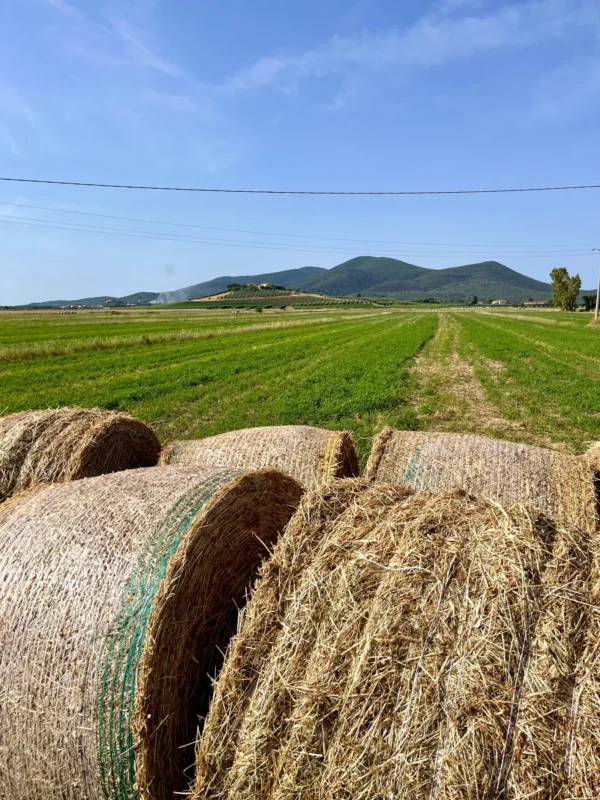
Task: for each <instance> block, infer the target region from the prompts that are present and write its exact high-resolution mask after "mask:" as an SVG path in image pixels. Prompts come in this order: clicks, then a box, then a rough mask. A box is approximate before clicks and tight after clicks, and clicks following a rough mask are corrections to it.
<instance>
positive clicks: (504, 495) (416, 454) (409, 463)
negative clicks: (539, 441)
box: [365, 428, 598, 530]
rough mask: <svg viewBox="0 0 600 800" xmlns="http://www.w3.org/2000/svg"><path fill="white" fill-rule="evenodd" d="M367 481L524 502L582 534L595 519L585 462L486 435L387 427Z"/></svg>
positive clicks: (591, 477)
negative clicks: (573, 527)
mask: <svg viewBox="0 0 600 800" xmlns="http://www.w3.org/2000/svg"><path fill="white" fill-rule="evenodd" d="M365 477H366V479H367V480H370V481H373V482H375V483H398V484H402V485H404V486H409V487H410V488H412V489H415V490H416V491H421V490H425V491H432V492H443V491H448V490H450V489H455V488H456V489H464V490H465V491H466V492H469V493H470V494H475V495H481V496H483V497H488V498H490V499H492V500H496V501H498V502H499V503H501V504H503V505H509V506H510V505H512V504H514V503H521V502H522V503H527V504H530V505H532V506H535V507H537V508H538V509H539V510H540V511H542V512H543V513H544V514H547V515H548V516H550V517H556V518H558V519H564V520H565V521H567V522H570V523H572V524H574V525H578V526H579V527H582V528H585V529H586V530H592V529H593V528H594V527H595V526H596V524H597V520H598V515H597V501H596V491H595V482H594V474H593V470H592V469H590V466H589V464H588V463H586V461H585V459H582V458H580V457H578V456H574V455H570V454H567V453H559V452H556V451H554V450H546V449H544V448H541V447H532V446H530V445H525V444H515V443H513V442H504V441H500V440H498V439H489V438H487V437H485V436H472V435H466V434H465V435H463V434H458V433H433V432H432V433H427V432H421V431H397V430H393V429H392V428H386V429H384V430H383V431H382V432H381V433H379V434H378V435H377V436H376V437H375V438H374V440H373V447H372V450H371V455H370V457H369V461H368V463H367V468H366V471H365Z"/></svg>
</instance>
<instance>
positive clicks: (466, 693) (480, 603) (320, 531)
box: [192, 481, 600, 800]
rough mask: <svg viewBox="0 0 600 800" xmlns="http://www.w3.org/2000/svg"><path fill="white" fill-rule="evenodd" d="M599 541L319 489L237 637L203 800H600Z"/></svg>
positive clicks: (363, 492)
mask: <svg viewBox="0 0 600 800" xmlns="http://www.w3.org/2000/svg"><path fill="white" fill-rule="evenodd" d="M597 544H598V543H597V539H596V535H595V534H593V533H591V532H585V531H581V530H578V529H577V528H575V527H563V526H558V525H555V524H553V523H551V522H549V521H548V520H547V519H546V518H544V517H542V516H540V515H539V514H538V512H534V511H528V510H527V508H526V507H523V506H515V507H514V508H512V509H510V510H505V509H503V508H502V507H500V506H499V505H497V504H494V503H491V502H490V501H486V500H481V499H474V498H470V497H469V496H467V495H466V494H465V493H463V492H460V491H455V492H453V493H444V494H438V495H432V494H430V493H427V492H422V493H418V494H413V493H412V492H411V491H410V490H409V489H405V488H402V487H393V486H386V485H378V486H373V487H371V488H369V489H365V484H364V483H362V482H360V481H343V482H340V483H339V484H338V485H337V486H336V487H335V488H332V489H330V490H329V492H328V493H327V494H323V495H321V496H318V495H317V493H311V494H310V495H308V496H306V497H305V498H304V500H303V502H302V503H301V505H300V508H299V510H298V512H297V514H296V515H295V516H294V517H293V519H292V521H291V522H290V524H289V525H288V528H287V530H286V533H285V535H284V537H282V539H280V541H279V543H278V545H277V547H276V550H275V553H274V556H273V558H272V560H271V561H270V562H269V563H268V564H266V565H265V566H264V568H263V574H262V577H261V580H260V581H259V583H258V585H257V587H256V590H255V593H254V596H253V598H252V600H251V601H250V603H249V604H248V605H247V606H246V608H245V610H244V612H243V614H242V618H241V625H240V631H239V634H238V635H237V637H235V638H234V639H233V640H232V642H231V645H230V650H229V652H228V655H227V658H226V661H225V665H224V667H223V670H222V671H221V674H220V677H219V680H218V682H217V684H216V687H215V695H214V698H213V703H212V705H211V710H210V713H209V715H208V718H207V721H206V725H205V728H204V732H203V735H202V738H201V739H200V741H199V744H198V747H197V784H196V787H195V790H194V793H193V795H192V797H193V800H201V799H203V800H206V799H207V798H220V799H221V800H225V799H226V798H227V800H229V799H230V798H231V800H233V798H235V800H247V799H248V800H249V798H253V800H256V799H258V798H261V799H263V800H266V799H267V798H278V800H283V799H284V798H285V799H286V800H288V799H289V800H291V798H295V800H298V799H299V798H303V799H304V798H306V800H309V799H310V800H325V798H327V800H333V799H334V798H336V799H337V798H348V800H349V798H352V799H353V800H372V798H382V799H383V798H386V799H387V798H394V800H397V799H398V800H400V799H405V800H421V799H422V800H434V799H435V800H442V799H443V800H459V798H460V800H508V798H511V800H525V799H526V798H535V799H536V800H558V798H565V800H566V798H578V800H583V799H584V798H586V800H591V798H596V797H598V796H599V795H598V789H599V788H600V787H599V776H600V748H599V747H598V737H599V733H598V730H599V728H598V711H599V706H598V700H599V697H600V695H599V692H598V689H599V686H600V683H599V680H598V669H597V661H596V662H594V658H596V656H597V654H598V648H599V646H600V644H599V642H600V636H599V633H600V632H599V630H598V608H597V607H595V606H594V605H593V602H596V601H597V600H596V595H595V592H596V593H597V581H598V577H599V573H598V549H597Z"/></svg>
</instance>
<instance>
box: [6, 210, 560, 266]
mask: <svg viewBox="0 0 600 800" xmlns="http://www.w3.org/2000/svg"><path fill="white" fill-rule="evenodd" d="M0 219H5V220H8V221H12V220H19V221H20V222H40V223H44V224H48V225H49V226H51V227H56V226H62V225H63V222H62V221H55V220H47V219H39V218H37V217H18V216H15V215H13V214H5V215H3V216H2V215H0ZM68 224H69V225H71V226H73V227H72V228H70V229H71V230H82V231H86V230H87V231H88V232H90V233H93V232H95V231H99V232H116V233H128V234H140V235H141V236H148V237H151V238H153V237H156V236H159V237H162V234H159V233H157V232H155V231H141V230H136V229H131V228H112V227H107V226H103V225H90V224H85V225H83V224H80V223H75V222H69V223H68ZM165 240H168V241H181V240H183V241H197V242H200V243H202V244H236V245H237V244H240V245H242V244H244V245H246V244H247V245H267V246H268V247H275V248H279V246H278V245H276V244H275V243H274V242H257V241H248V240H247V239H222V238H217V237H200V236H192V235H191V234H187V235H185V236H184V235H183V234H179V233H169V234H168V239H167V237H165ZM284 248H285V249H293V250H294V251H297V252H303V251H305V252H311V253H317V252H321V251H323V252H327V253H356V248H353V249H352V250H347V249H343V250H342V249H341V248H337V249H333V248H332V247H330V246H325V245H314V246H310V245H308V244H306V245H305V244H301V245H296V246H292V244H291V243H290V242H284V243H283V248H281V249H284ZM369 252H370V253H374V252H375V253H397V252H398V250H397V249H395V250H382V249H376V250H373V249H370V251H369ZM462 252H463V251H460V250H451V251H445V252H442V251H438V252H437V255H446V256H456V255H462ZM404 254H405V255H416V256H418V255H428V253H426V252H425V251H421V250H414V251H410V252H408V251H404ZM565 254H566V255H570V253H565ZM470 255H472V253H471V254H470ZM507 255H508V254H507ZM510 255H515V256H521V255H529V253H528V252H527V251H525V252H524V253H520V252H513V253H510ZM538 255H561V253H557V252H556V251H550V250H548V251H542V250H540V251H538Z"/></svg>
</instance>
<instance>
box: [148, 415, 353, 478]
mask: <svg viewBox="0 0 600 800" xmlns="http://www.w3.org/2000/svg"><path fill="white" fill-rule="evenodd" d="M161 463H162V464H180V465H181V466H192V465H198V466H203V467H231V468H234V469H241V470H246V469H261V468H263V467H272V468H273V469H279V470H281V471H282V472H285V473H286V474H288V475H291V476H292V478H294V479H295V480H297V481H298V483H300V484H301V485H302V486H303V487H304V488H305V489H313V488H314V487H315V486H318V485H320V484H322V483H325V482H327V481H328V480H331V479H332V478H349V477H354V476H356V475H358V459H357V456H356V451H355V449H354V444H353V442H352V437H351V436H350V434H349V433H346V432H344V431H342V432H340V431H327V430H322V429H321V428H311V427H310V426H308V425H278V426H273V427H267V428H246V429H244V430H239V431H230V432H229V433H222V434H220V435H219V436H210V437H209V438H207V439H199V440H194V441H184V442H174V443H173V444H170V445H168V446H167V447H165V448H164V449H163V452H162V454H161Z"/></svg>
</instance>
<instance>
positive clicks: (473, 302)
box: [471, 294, 479, 306]
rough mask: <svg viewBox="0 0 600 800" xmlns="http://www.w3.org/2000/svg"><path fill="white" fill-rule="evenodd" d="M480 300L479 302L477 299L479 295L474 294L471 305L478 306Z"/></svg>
mask: <svg viewBox="0 0 600 800" xmlns="http://www.w3.org/2000/svg"><path fill="white" fill-rule="evenodd" d="M478 302H479V300H478V299H477V295H476V294H474V295H473V299H472V300H471V305H472V306H476V305H477V303H478Z"/></svg>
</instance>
